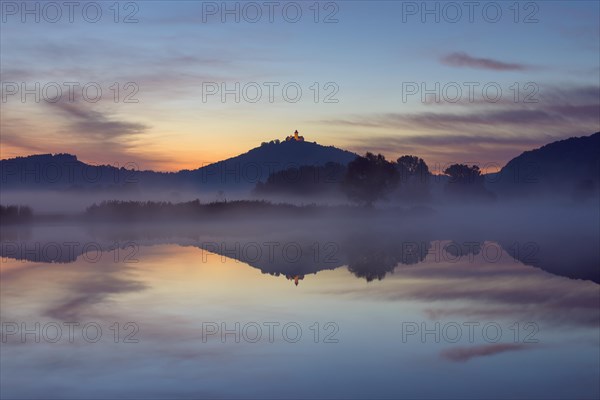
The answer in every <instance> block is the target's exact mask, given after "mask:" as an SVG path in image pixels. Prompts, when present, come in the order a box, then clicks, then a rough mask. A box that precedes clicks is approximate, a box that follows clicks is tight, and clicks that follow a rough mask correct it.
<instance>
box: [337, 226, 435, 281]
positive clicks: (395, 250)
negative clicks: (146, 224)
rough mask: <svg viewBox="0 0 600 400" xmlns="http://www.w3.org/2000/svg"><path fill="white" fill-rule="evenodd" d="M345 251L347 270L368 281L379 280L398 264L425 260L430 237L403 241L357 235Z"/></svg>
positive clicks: (347, 244)
mask: <svg viewBox="0 0 600 400" xmlns="http://www.w3.org/2000/svg"><path fill="white" fill-rule="evenodd" d="M343 248H345V251H346V254H345V256H346V259H347V261H348V270H349V271H350V272H352V273H353V274H354V275H356V276H357V277H358V278H365V279H366V280H367V281H368V282H371V281H373V280H375V279H377V280H382V279H383V278H384V277H385V276H386V275H387V273H388V272H392V271H393V270H394V269H395V268H396V267H397V266H398V265H399V264H404V265H411V264H416V263H419V262H421V261H423V260H424V259H425V257H426V256H427V252H428V251H429V249H430V248H431V241H430V240H415V239H412V240H402V239H390V238H386V237H377V236H376V235H369V236H359V237H355V238H352V239H351V240H348V241H347V242H346V243H345V245H344V246H343Z"/></svg>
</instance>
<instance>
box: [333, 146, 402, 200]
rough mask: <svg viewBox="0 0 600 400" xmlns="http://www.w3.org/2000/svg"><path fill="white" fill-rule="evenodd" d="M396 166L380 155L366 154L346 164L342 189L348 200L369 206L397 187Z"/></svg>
mask: <svg viewBox="0 0 600 400" xmlns="http://www.w3.org/2000/svg"><path fill="white" fill-rule="evenodd" d="M399 178H400V177H399V174H398V170H397V169H396V166H395V165H394V164H393V163H390V162H389V161H386V159H385V157H384V156H382V155H381V154H378V155H374V154H372V153H367V154H366V155H365V156H364V157H361V156H359V157H357V158H356V159H355V160H354V161H352V162H350V163H349V164H348V168H347V170H346V175H345V176H344V180H343V181H342V189H343V190H344V192H345V193H346V195H347V196H348V198H349V199H351V200H353V201H355V202H357V203H363V204H365V205H367V206H371V205H372V204H373V203H374V202H375V201H376V200H378V199H380V198H384V197H385V195H386V194H387V193H389V192H391V191H393V190H394V189H395V188H396V186H397V185H398V181H399Z"/></svg>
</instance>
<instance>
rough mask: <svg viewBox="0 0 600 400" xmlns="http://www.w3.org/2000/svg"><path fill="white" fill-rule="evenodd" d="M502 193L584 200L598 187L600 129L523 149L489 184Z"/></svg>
mask: <svg viewBox="0 0 600 400" xmlns="http://www.w3.org/2000/svg"><path fill="white" fill-rule="evenodd" d="M490 187H491V188H492V190H494V191H495V192H496V193H498V194H499V195H500V196H502V197H505V198H506V197H532V196H536V197H537V196H540V195H543V196H552V195H556V196H560V197H570V198H571V199H576V200H585V199H588V198H592V197H594V196H597V195H598V191H599V187H600V132H597V133H595V134H593V135H590V136H583V137H573V138H569V139H566V140H560V141H556V142H552V143H549V144H547V145H545V146H542V147H540V148H538V149H534V150H530V151H525V152H523V153H522V154H521V155H519V156H517V157H515V158H513V159H512V160H511V161H509V162H508V163H507V164H506V166H504V167H503V168H502V169H501V170H500V172H499V176H498V177H497V182H496V183H494V184H492V185H490Z"/></svg>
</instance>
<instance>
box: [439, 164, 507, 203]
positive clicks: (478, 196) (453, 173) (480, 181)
mask: <svg viewBox="0 0 600 400" xmlns="http://www.w3.org/2000/svg"><path fill="white" fill-rule="evenodd" d="M444 174H446V175H448V176H449V177H450V179H449V180H448V182H447V183H446V187H445V188H444V190H445V191H446V193H449V194H451V195H453V196H458V197H461V198H462V199H474V200H493V199H494V198H495V196H494V194H493V193H491V192H490V191H488V190H487V189H486V188H485V186H484V181H485V177H484V176H483V175H482V174H481V171H480V169H479V167H478V166H477V165H473V166H471V167H469V166H468V165H464V164H452V165H451V166H449V167H448V168H446V169H445V170H444Z"/></svg>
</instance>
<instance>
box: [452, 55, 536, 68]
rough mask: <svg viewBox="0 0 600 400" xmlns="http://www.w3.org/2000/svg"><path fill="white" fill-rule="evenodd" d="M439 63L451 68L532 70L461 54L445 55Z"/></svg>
mask: <svg viewBox="0 0 600 400" xmlns="http://www.w3.org/2000/svg"><path fill="white" fill-rule="evenodd" d="M441 62H442V64H445V65H449V66H451V67H467V68H478V69H491V70H494V71H524V70H528V69H532V67H530V66H527V65H525V64H517V63H506V62H503V61H498V60H493V59H491V58H478V57H472V56H470V55H468V54H467V53H463V52H455V53H450V54H447V55H445V56H444V57H442V58H441Z"/></svg>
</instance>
